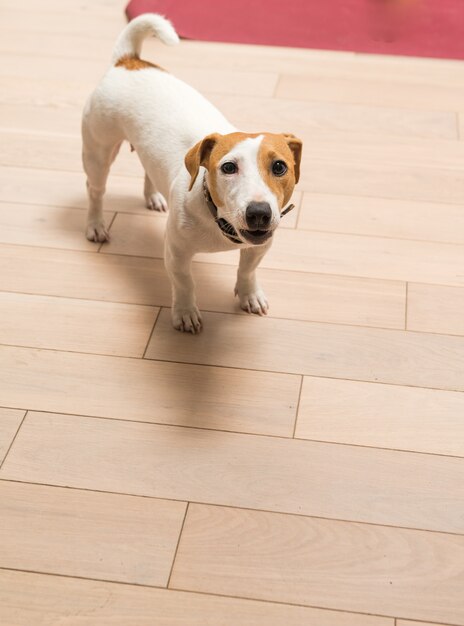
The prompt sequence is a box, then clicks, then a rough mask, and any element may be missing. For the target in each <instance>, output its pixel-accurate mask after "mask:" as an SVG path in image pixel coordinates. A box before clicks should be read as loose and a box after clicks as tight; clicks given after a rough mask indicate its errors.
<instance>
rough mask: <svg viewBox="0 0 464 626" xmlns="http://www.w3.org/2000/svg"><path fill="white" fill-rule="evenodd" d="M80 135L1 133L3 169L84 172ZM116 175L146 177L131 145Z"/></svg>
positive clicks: (116, 166)
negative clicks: (131, 150)
mask: <svg viewBox="0 0 464 626" xmlns="http://www.w3.org/2000/svg"><path fill="white" fill-rule="evenodd" d="M25 58H27V57H25ZM77 132H78V130H77V129H76V130H74V129H73V131H72V133H73V134H69V135H68V134H66V135H64V134H50V133H48V132H47V133H44V132H42V133H39V132H35V133H33V132H31V131H27V130H25V131H24V132H21V131H20V130H16V129H15V130H12V131H9V130H0V165H9V166H14V167H22V166H25V167H31V168H39V169H47V170H51V169H52V170H64V171H74V172H82V157H81V153H82V141H81V138H80V137H79V136H78V135H77ZM112 171H113V172H114V173H115V174H119V175H122V176H138V177H140V176H143V168H142V165H141V163H140V161H139V160H138V158H137V156H136V154H135V153H131V152H130V147H129V144H128V143H125V142H124V143H123V144H122V147H121V150H120V152H119V154H118V157H117V159H116V161H115V163H114V165H113V166H112ZM55 175H59V174H55ZM84 181H85V179H84V176H82V183H83V184H84Z"/></svg>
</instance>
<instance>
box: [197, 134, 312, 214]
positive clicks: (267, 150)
mask: <svg viewBox="0 0 464 626" xmlns="http://www.w3.org/2000/svg"><path fill="white" fill-rule="evenodd" d="M259 135H263V136H264V138H263V141H262V143H261V146H260V149H259V153H258V160H259V170H260V173H261V176H262V177H263V179H264V181H265V183H266V184H267V185H268V187H269V188H270V189H271V191H272V192H273V193H274V194H275V195H276V196H277V199H278V201H279V205H280V207H281V208H282V207H284V206H285V205H286V204H287V202H288V201H289V200H290V197H291V195H292V193H293V188H294V186H295V183H297V182H298V179H299V176H300V160H301V149H302V142H301V140H300V139H297V137H295V136H294V135H284V134H281V135H276V134H271V133H241V132H236V133H229V134H228V135H219V134H218V133H213V134H212V135H208V136H207V137H205V138H204V139H203V140H202V141H199V142H198V143H197V144H195V145H194V146H193V148H191V149H190V150H189V151H188V152H187V154H186V156H185V166H186V168H187V170H188V172H189V174H190V176H191V180H190V186H189V191H190V190H191V189H192V187H193V185H194V183H195V180H196V178H197V176H198V172H199V169H200V166H203V167H206V169H207V170H208V172H209V191H210V193H211V197H212V198H213V201H214V203H215V204H221V201H220V198H219V197H218V195H217V192H216V175H217V165H218V163H219V161H220V160H221V159H222V158H223V157H224V156H225V155H226V154H227V153H228V152H230V150H232V148H233V147H234V146H235V144H237V143H239V142H240V141H244V140H245V139H248V138H253V137H258V136H259ZM276 160H282V161H285V163H286V164H287V167H288V171H287V173H286V174H284V175H283V176H274V175H273V174H272V170H271V167H272V163H273V162H274V161H276Z"/></svg>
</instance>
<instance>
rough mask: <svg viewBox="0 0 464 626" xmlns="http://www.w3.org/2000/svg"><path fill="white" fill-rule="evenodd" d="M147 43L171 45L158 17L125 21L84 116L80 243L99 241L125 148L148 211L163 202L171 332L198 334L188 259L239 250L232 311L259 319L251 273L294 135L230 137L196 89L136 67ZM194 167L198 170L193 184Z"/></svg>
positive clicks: (172, 36)
mask: <svg viewBox="0 0 464 626" xmlns="http://www.w3.org/2000/svg"><path fill="white" fill-rule="evenodd" d="M148 36H155V37H157V38H158V39H160V40H161V41H162V42H164V43H165V44H176V43H178V41H179V38H178V36H177V34H176V32H175V30H174V28H173V27H172V25H171V24H170V22H168V21H167V20H166V19H165V18H163V17H161V16H159V15H154V14H147V15H141V16H140V17H138V18H136V19H134V20H133V21H132V22H131V23H130V24H129V25H128V26H127V27H126V28H125V29H124V31H123V32H122V33H121V35H120V37H119V39H118V41H117V43H116V47H115V50H114V53H113V64H112V67H111V68H110V69H109V70H108V72H107V73H106V75H105V76H104V78H103V80H102V81H101V83H100V85H99V86H98V87H97V88H96V90H95V91H94V92H93V94H92V95H91V97H90V98H89V100H88V102H87V104H86V107H85V110H84V116H83V122H82V135H83V162H84V169H85V172H86V174H87V189H88V195H89V213H88V221H87V233H86V234H87V238H88V239H90V240H91V241H96V242H103V241H106V240H107V239H108V232H107V230H106V228H105V224H104V221H103V216H102V199H103V194H104V192H105V184H106V179H107V177H108V173H109V169H110V165H111V163H112V162H113V160H114V159H115V157H116V155H117V153H118V150H119V147H120V145H121V143H122V142H123V141H124V140H127V141H129V143H130V144H131V145H132V146H133V147H134V149H135V150H136V152H137V154H138V156H139V158H140V160H141V162H142V164H143V167H144V168H145V172H146V175H145V189H144V193H145V198H146V201H147V206H148V208H149V209H155V210H158V211H166V210H167V203H166V200H165V198H167V199H168V202H169V207H170V212H169V218H168V224H167V232H166V243H165V263H166V268H167V271H168V274H169V277H170V279H171V282H172V291H173V303H172V320H173V325H174V327H175V328H177V329H178V330H184V331H189V332H192V333H196V332H198V331H199V330H200V329H201V315H200V312H199V310H198V307H197V304H196V300H195V291H194V282H193V278H192V273H191V263H192V258H193V256H194V255H195V254H196V253H197V252H218V251H221V250H234V249H236V248H239V249H240V264H239V268H238V274H237V284H236V287H235V293H236V294H237V295H238V297H239V299H240V306H241V307H242V309H244V310H246V311H248V312H252V313H257V314H259V315H262V314H265V313H266V312H267V310H268V303H267V301H266V297H265V295H264V293H263V291H262V290H261V289H260V287H259V285H258V283H257V281H256V276H255V270H256V268H257V266H258V264H259V262H260V260H261V258H262V257H263V255H264V254H265V253H266V251H267V250H268V249H269V247H270V245H271V242H272V235H273V232H274V230H275V229H276V227H277V226H278V224H279V221H280V218H281V215H282V214H283V212H284V211H283V208H284V207H285V205H286V204H287V203H288V202H289V200H290V197H291V195H292V192H293V188H294V186H295V183H296V182H298V177H299V165H300V159H301V148H302V144H301V141H300V140H299V139H297V138H296V137H294V136H293V135H285V134H281V135H279V134H271V133H256V134H249V133H242V132H238V131H237V130H236V128H234V127H233V126H232V124H230V123H229V122H228V121H227V120H226V119H225V117H224V116H223V115H222V114H221V113H220V112H219V111H218V110H217V109H216V108H215V107H214V106H213V105H212V104H211V103H210V102H208V101H207V100H206V99H205V98H204V97H203V96H201V95H200V94H199V93H198V92H197V91H195V89H193V88H192V87H190V86H189V85H187V84H186V83H184V82H182V81H181V80H179V79H177V78H175V77H174V76H172V75H171V74H169V73H168V72H166V71H164V70H163V69H161V68H159V67H157V66H155V65H153V64H152V63H148V62H146V61H143V60H141V59H140V51H141V46H142V42H143V40H144V39H145V38H146V37H148ZM184 162H185V166H184ZM201 167H203V168H205V170H206V171H205V173H204V174H201V175H200V176H199V173H200V168H201Z"/></svg>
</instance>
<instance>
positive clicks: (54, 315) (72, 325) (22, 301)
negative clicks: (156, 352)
mask: <svg viewBox="0 0 464 626" xmlns="http://www.w3.org/2000/svg"><path fill="white" fill-rule="evenodd" d="M158 312H159V309H157V308H154V307H147V306H138V305H137V306H134V305H128V304H116V303H113V302H95V301H89V300H77V299H75V298H74V299H66V298H54V297H50V296H35V295H34V296H32V295H26V294H19V293H5V292H1V291H0V344H7V345H8V344H9V345H18V346H29V347H36V348H51V349H53V350H69V351H77V352H94V353H97V354H114V355H119V356H132V357H142V356H143V353H144V351H145V347H146V345H147V342H148V339H149V337H150V333H151V331H152V328H153V325H154V323H155V320H156V316H157V315H158ZM0 401H1V400H0Z"/></svg>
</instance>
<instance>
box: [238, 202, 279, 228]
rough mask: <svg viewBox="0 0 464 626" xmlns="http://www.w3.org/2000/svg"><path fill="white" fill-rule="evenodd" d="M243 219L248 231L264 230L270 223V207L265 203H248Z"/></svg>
mask: <svg viewBox="0 0 464 626" xmlns="http://www.w3.org/2000/svg"><path fill="white" fill-rule="evenodd" d="M245 217H246V222H247V226H248V228H249V229H250V230H263V229H266V228H268V226H269V224H270V223H271V218H272V211H271V207H270V205H269V204H268V203H267V202H250V204H249V205H248V206H247V208H246V213H245Z"/></svg>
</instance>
